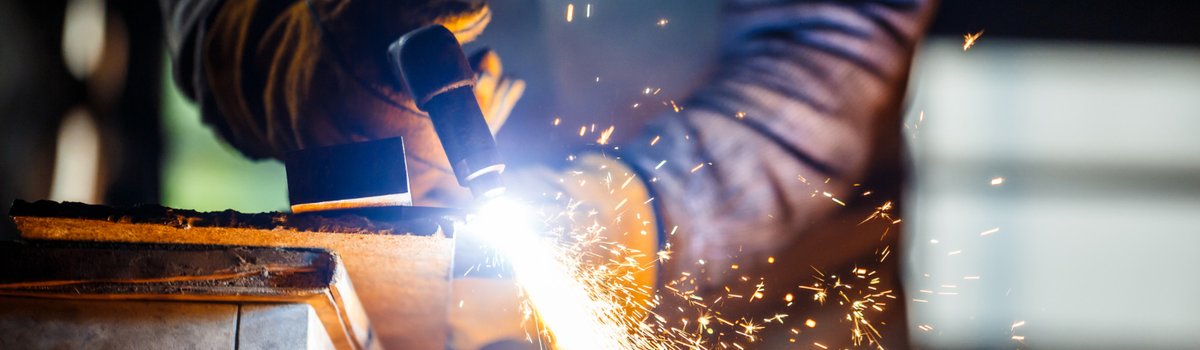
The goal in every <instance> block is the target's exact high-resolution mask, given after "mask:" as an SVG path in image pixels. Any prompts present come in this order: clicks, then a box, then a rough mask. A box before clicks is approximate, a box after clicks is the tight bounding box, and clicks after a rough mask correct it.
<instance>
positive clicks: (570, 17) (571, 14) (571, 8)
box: [567, 4, 575, 23]
mask: <svg viewBox="0 0 1200 350" xmlns="http://www.w3.org/2000/svg"><path fill="white" fill-rule="evenodd" d="M574 20H575V4H567V22H568V23H570V22H571V21H574Z"/></svg>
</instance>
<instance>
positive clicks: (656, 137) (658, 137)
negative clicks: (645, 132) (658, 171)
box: [650, 135, 662, 146]
mask: <svg viewBox="0 0 1200 350" xmlns="http://www.w3.org/2000/svg"><path fill="white" fill-rule="evenodd" d="M661 138H662V136H660V135H655V136H654V139H653V140H650V145H651V146H654V144H656V143H658V140H659V139H661Z"/></svg>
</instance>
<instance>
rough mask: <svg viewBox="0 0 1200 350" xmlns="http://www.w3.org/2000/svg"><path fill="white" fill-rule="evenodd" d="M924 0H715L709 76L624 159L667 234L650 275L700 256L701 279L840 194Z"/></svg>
mask: <svg viewBox="0 0 1200 350" xmlns="http://www.w3.org/2000/svg"><path fill="white" fill-rule="evenodd" d="M931 7H932V4H931V3H930V1H920V0H910V1H902V0H891V1H888V0H880V1H784V0H776V1H729V2H727V3H726V9H725V11H726V13H725V19H726V28H727V31H726V34H727V37H726V38H725V39H726V44H725V46H724V51H723V53H722V56H721V61H720V68H719V70H718V72H717V74H716V75H715V77H714V79H713V80H712V81H711V82H710V83H709V84H708V85H707V86H706V87H705V88H703V89H701V90H700V91H698V92H697V93H696V94H695V95H693V96H692V97H691V99H690V101H689V102H688V103H687V104H686V107H685V109H684V110H683V111H681V112H679V113H669V114H667V115H664V116H662V117H660V118H658V119H657V120H654V121H653V122H652V123H651V124H650V125H649V127H648V128H647V129H646V130H645V132H644V134H642V136H641V137H640V139H638V140H636V141H635V142H634V143H633V144H631V145H628V147H625V148H626V152H625V153H624V155H623V161H624V162H625V163H626V164H628V166H629V167H630V169H632V170H633V171H634V172H636V173H638V174H639V175H640V176H641V177H642V179H643V180H645V181H646V182H645V184H646V188H647V190H648V191H649V194H650V195H651V196H653V197H654V198H655V199H654V201H653V203H654V204H655V205H656V206H657V207H656V209H657V210H656V211H657V214H658V218H657V219H658V222H659V225H660V229H661V230H662V231H663V232H666V233H667V234H670V233H674V235H672V236H670V237H669V239H668V240H667V241H668V242H670V243H671V244H672V245H673V246H672V250H673V251H674V255H673V257H672V259H671V261H670V262H668V263H667V264H665V265H664V266H665V269H666V270H665V271H663V272H664V273H661V274H660V276H663V277H665V278H675V277H678V276H679V273H680V272H683V271H688V270H689V269H692V268H694V267H695V266H697V265H696V263H697V261H698V260H701V259H703V260H705V261H706V262H707V264H706V270H707V271H708V276H721V275H722V273H721V272H722V271H724V270H725V269H728V268H729V266H730V264H729V263H730V258H731V256H738V255H740V256H742V257H747V258H753V259H757V257H759V256H766V255H767V254H772V253H775V252H777V250H778V249H780V248H781V247H786V246H788V244H786V243H789V242H792V241H794V239H796V237H798V235H801V234H803V231H804V230H805V229H806V228H807V227H808V225H810V224H811V223H813V222H814V221H816V220H818V219H820V218H821V217H822V216H823V215H826V214H827V213H829V212H830V211H832V210H833V209H835V208H837V207H838V205H837V204H835V203H834V202H832V201H831V200H830V199H829V198H825V197H824V196H823V195H821V193H822V192H826V191H827V192H831V193H835V194H845V193H847V191H848V190H849V187H850V185H851V184H852V183H854V182H856V181H858V180H860V179H861V178H862V177H863V176H864V172H865V168H866V167H867V165H868V160H869V159H870V157H871V154H870V152H871V149H872V146H873V142H875V140H876V135H874V134H873V133H874V132H875V130H877V128H876V125H875V123H876V121H877V120H879V119H881V116H884V115H886V114H888V113H899V112H898V104H899V102H900V99H901V97H902V96H901V95H902V92H903V88H904V84H905V80H906V76H907V73H908V68H909V63H910V61H911V56H912V52H913V47H914V45H915V43H916V42H917V40H918V38H919V36H920V35H921V34H922V32H923V30H924V27H925V23H926V22H927V20H928V18H929V17H930V15H931V10H932V8H931ZM898 127H899V126H898V125H897V126H895V129H898ZM826 179H830V180H829V181H828V182H827V181H826ZM806 183H807V184H806ZM814 190H815V191H817V192H815V193H814ZM814 194H816V195H815V197H814ZM708 282H710V283H711V285H710V287H717V286H720V285H722V284H721V283H722V282H723V281H721V280H720V279H719V278H713V279H711V280H709V281H708Z"/></svg>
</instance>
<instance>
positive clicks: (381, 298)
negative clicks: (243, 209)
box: [12, 202, 454, 349]
mask: <svg viewBox="0 0 1200 350" xmlns="http://www.w3.org/2000/svg"><path fill="white" fill-rule="evenodd" d="M39 203H40V202H39ZM76 206H78V205H76ZM91 207H98V206H86V207H84V208H82V209H81V210H80V211H81V212H82V213H83V214H87V215H76V216H80V217H83V218H68V217H54V216H55V215H59V216H69V215H71V213H67V212H58V213H56V212H55V211H54V210H53V208H50V209H51V210H46V211H44V212H41V213H34V212H32V211H31V210H29V209H28V207H26V208H25V209H22V208H21V206H20V203H18V204H17V205H14V209H13V211H12V214H13V220H14V221H15V222H16V223H17V227H18V229H19V230H20V231H21V237H22V238H24V239H31V240H70V241H100V242H140V243H183V244H219V245H246V246H271V247H315V248H324V249H329V250H331V251H333V252H335V253H337V254H338V255H339V256H340V257H341V258H342V261H343V263H344V266H345V270H346V272H347V273H348V275H349V277H350V279H351V280H353V283H354V289H355V290H356V291H357V293H350V294H356V295H357V296H358V298H359V299H361V302H362V305H363V307H364V309H365V312H366V315H367V316H368V317H369V318H370V320H371V322H372V324H373V326H374V330H375V332H376V334H377V338H378V339H379V340H380V341H381V342H382V344H383V346H384V347H389V348H394V349H443V348H445V347H446V338H447V334H448V329H447V322H446V321H447V320H446V314H447V308H448V303H449V288H450V287H449V279H450V268H451V261H452V259H453V251H454V241H453V240H452V239H450V238H449V237H447V236H446V235H445V234H444V232H445V230H435V231H434V232H432V233H429V232H421V233H420V234H407V230H405V229H404V227H405V226H404V225H405V224H403V223H395V222H393V223H387V224H382V223H379V222H376V221H375V220H370V219H363V218H358V219H355V218H353V217H347V218H342V219H336V220H335V219H329V218H328V217H320V218H318V217H314V216H303V217H304V218H307V219H304V220H314V221H319V222H320V224H316V225H307V226H306V225H298V224H296V223H297V222H298V221H300V219H296V217H297V216H299V215H296V216H292V215H288V214H279V213H270V214H238V213H227V212H222V213H219V214H211V213H210V214H205V213H199V214H197V213H196V212H192V211H174V212H169V211H164V210H162V209H155V210H156V211H158V212H155V213H149V214H144V213H143V214H139V213H132V214H131V213H128V212H121V211H120V210H110V209H104V208H106V207H103V208H91ZM157 208H161V207H157ZM106 210H108V211H107V212H106ZM89 211H94V212H93V213H89ZM181 212H185V213H183V214H180V213H181ZM172 215H175V216H176V219H170V218H171V216H172ZM205 215H207V216H205ZM250 215H259V216H261V217H268V218H274V219H269V220H268V219H261V218H260V219H251V217H250ZM189 218H191V219H193V220H189ZM195 218H201V219H195ZM203 218H209V220H203ZM189 221H192V223H190V224H189V223H188V222H189ZM407 222H410V223H411V224H412V225H414V226H417V227H416V228H417V229H425V230H427V229H428V224H429V223H428V222H426V221H420V220H415V221H407ZM223 225H224V226H223ZM434 226H437V224H436V223H435V224H434ZM372 227H374V228H379V227H387V230H384V231H372V229H371V228H372ZM321 229H329V230H332V231H338V232H324V231H317V230H321ZM381 232H382V233H381Z"/></svg>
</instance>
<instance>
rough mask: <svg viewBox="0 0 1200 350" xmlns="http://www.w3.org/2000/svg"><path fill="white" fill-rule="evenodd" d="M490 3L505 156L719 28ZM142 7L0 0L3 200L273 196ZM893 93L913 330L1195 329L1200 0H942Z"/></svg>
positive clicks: (1128, 343)
mask: <svg viewBox="0 0 1200 350" xmlns="http://www.w3.org/2000/svg"><path fill="white" fill-rule="evenodd" d="M568 5H570V6H572V7H573V8H574V18H573V19H572V21H571V23H569V24H568V23H567V21H566V19H565V18H564V13H565V9H566V8H567V7H568ZM492 6H493V11H494V18H493V22H492V26H491V28H490V29H489V31H488V32H487V33H486V34H485V35H484V36H483V37H482V38H481V39H480V40H479V42H477V43H473V44H471V45H470V46H468V50H472V49H478V48H481V47H484V46H487V47H491V48H494V49H496V50H497V51H498V52H499V53H500V55H501V57H502V58H503V59H504V63H505V69H506V72H507V73H509V74H512V75H515V76H517V77H520V78H522V79H525V80H527V81H528V83H529V84H528V87H529V88H528V91H527V92H526V97H525V98H524V99H523V100H522V102H521V103H519V104H518V105H517V107H516V110H515V111H514V114H513V116H512V117H511V118H510V120H509V124H508V125H507V126H506V127H505V129H504V130H503V131H501V133H500V135H499V136H498V137H499V143H500V145H501V147H502V148H504V150H503V151H504V152H505V154H506V156H507V157H509V158H510V160H511V161H513V162H514V163H518V164H519V163H527V162H535V161H536V162H545V161H547V160H549V161H550V162H557V161H562V160H564V159H566V157H567V156H568V155H569V154H570V153H571V150H572V149H576V148H583V147H588V146H589V145H588V144H589V143H590V142H594V140H593V139H589V138H580V137H579V136H578V135H577V132H578V130H579V128H580V127H585V128H586V127H589V126H591V125H593V124H595V125H596V127H599V128H606V127H608V126H610V125H615V126H616V131H615V133H614V134H613V137H614V139H615V140H618V141H619V140H621V139H624V138H628V137H632V136H633V135H635V131H636V130H637V128H638V126H639V125H641V123H643V122H644V121H645V120H646V119H647V118H650V117H652V116H654V115H656V114H659V113H663V112H665V111H667V110H669V109H670V108H671V106H670V104H668V103H664V101H680V100H682V99H684V98H685V97H686V96H687V94H688V92H689V91H691V90H692V89H693V88H694V87H695V86H696V85H697V84H699V83H701V82H702V81H703V79H704V78H705V77H706V75H707V74H708V73H709V71H711V67H712V65H713V64H714V63H715V60H716V50H717V48H718V43H719V40H720V37H719V36H720V26H719V20H718V18H719V17H718V12H719V8H720V5H719V2H718V1H715V0H710V1H694V0H665V1H655V2H645V1H640V0H637V1H635V0H611V1H604V2H597V3H595V4H589V3H586V2H573V1H564V0H511V1H494V2H493V4H492ZM161 21H162V20H161V13H160V12H159V9H158V7H157V6H156V3H154V2H151V1H104V0H68V1H15V0H0V47H2V48H3V49H0V170H2V172H0V202H2V203H3V204H0V206H2V207H0V209H3V210H4V211H7V207H8V205H9V203H11V201H12V200H13V199H14V198H22V199H27V200H34V199H42V198H47V199H53V200H69V201H82V202H91V203H108V204H115V205H131V204H135V203H162V204H163V205H166V206H170V207H179V208H191V209H199V210H222V209H226V208H232V209H236V210H240V211H246V212H259V211H274V210H284V209H286V207H287V196H286V183H285V182H284V173H283V166H282V165H281V164H279V163H278V162H274V161H264V162H251V161H248V160H245V159H244V158H242V157H241V156H240V155H239V154H238V153H237V151H235V150H233V149H232V148H231V147H229V146H228V145H226V144H224V143H223V142H222V141H221V140H219V139H217V138H216V137H215V135H214V133H213V132H212V131H211V130H209V129H208V128H207V127H206V126H204V125H202V124H201V122H200V119H199V116H198V115H197V111H196V108H195V107H194V105H193V104H192V103H191V102H190V101H187V100H186V99H184V98H183V97H181V95H180V94H179V92H178V91H177V90H176V89H175V86H174V83H173V81H172V80H171V74H170V72H171V69H170V66H171V64H170V62H169V61H168V59H167V58H166V57H167V56H166V54H165V52H164V48H163V40H164V38H163V37H162V29H161ZM981 31H982V32H983V34H982V35H981V36H980V37H979V39H978V40H977V42H976V44H975V46H974V47H972V48H971V49H970V50H964V49H963V35H965V34H973V33H979V32H981ZM612 47H624V48H625V49H622V50H619V53H618V52H614V51H613V50H611V49H610V48H612ZM550 62H558V63H560V64H549V63H550ZM908 94H909V100H908V102H907V103H906V108H905V111H906V112H905V121H906V122H905V125H904V129H905V130H904V135H905V137H906V142H907V145H908V147H909V150H908V152H909V153H910V155H911V160H912V165H911V169H913V171H912V173H911V174H909V177H908V178H909V182H908V186H907V189H906V191H905V192H906V197H905V199H904V201H903V203H902V204H901V208H902V210H903V211H904V219H905V221H904V222H905V224H906V227H905V231H906V232H905V235H906V236H905V237H906V238H905V240H904V247H903V248H904V249H903V252H904V255H902V259H904V260H903V263H904V280H903V284H904V286H905V290H906V294H907V296H906V298H907V299H908V300H906V303H907V305H908V325H907V328H908V331H909V334H910V338H911V341H912V342H914V345H917V346H920V347H935V348H962V347H1001V348H1005V347H1020V348H1023V347H1041V348H1064V347H1076V348H1096V347H1105V348H1107V347H1167V348H1198V347H1200V339H1197V338H1196V337H1194V336H1193V334H1195V333H1196V332H1200V312H1198V311H1200V300H1197V299H1196V298H1193V297H1191V294H1190V293H1191V292H1192V291H1194V290H1196V289H1197V288H1200V275H1198V274H1196V273H1194V272H1192V271H1190V268H1191V267H1193V266H1197V265H1200V254H1196V253H1194V252H1192V250H1193V249H1194V247H1197V246H1200V137H1197V136H1196V133H1197V132H1200V2H1192V1H1154V2H1133V1H1117V0H1096V1H1081V0H1080V1H1033V0H1026V1H1017V0H998V1H987V2H977V1H944V4H942V6H941V9H940V12H939V15H938V16H937V18H936V20H935V23H934V25H933V27H932V30H931V34H930V36H929V38H928V39H927V40H926V42H924V43H923V44H922V46H921V47H920V49H919V51H918V54H917V59H916V62H915V64H914V70H913V76H912V78H911V84H910V88H909V91H908ZM555 120H560V122H561V124H562V125H560V126H558V127H554V125H555V122H554V121H555ZM5 220H7V218H5ZM12 237H15V232H13V228H12V224H11V222H8V221H3V222H0V238H12Z"/></svg>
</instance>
